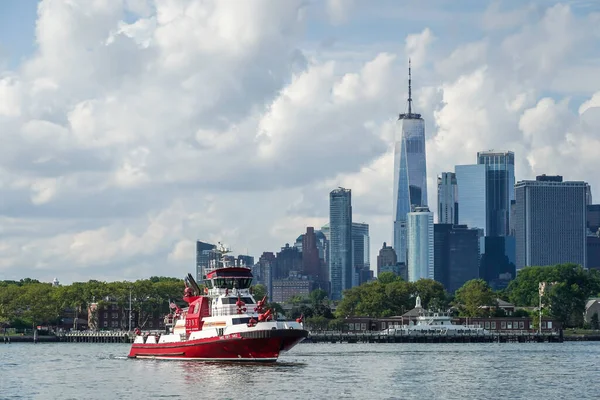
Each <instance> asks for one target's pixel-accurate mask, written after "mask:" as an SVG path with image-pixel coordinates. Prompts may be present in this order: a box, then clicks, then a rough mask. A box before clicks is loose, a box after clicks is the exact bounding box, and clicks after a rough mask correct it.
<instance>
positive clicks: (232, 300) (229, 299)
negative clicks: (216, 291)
mask: <svg viewBox="0 0 600 400" xmlns="http://www.w3.org/2000/svg"><path fill="white" fill-rule="evenodd" d="M240 299H241V300H242V301H243V302H244V303H246V304H254V301H253V300H252V298H251V297H241V298H240ZM221 301H222V302H223V304H235V303H237V301H238V299H237V297H223V298H222V299H221Z"/></svg>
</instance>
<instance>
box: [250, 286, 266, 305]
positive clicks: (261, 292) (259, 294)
mask: <svg viewBox="0 0 600 400" xmlns="http://www.w3.org/2000/svg"><path fill="white" fill-rule="evenodd" d="M251 289H252V295H253V296H254V298H255V299H256V301H260V300H262V299H263V297H265V296H266V295H267V287H266V286H265V285H263V284H260V283H259V284H258V285H254V286H252V288H251Z"/></svg>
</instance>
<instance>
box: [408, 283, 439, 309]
mask: <svg viewBox="0 0 600 400" xmlns="http://www.w3.org/2000/svg"><path fill="white" fill-rule="evenodd" d="M414 285H415V286H414V287H415V296H416V295H417V294H418V295H419V296H420V297H421V304H422V306H423V308H425V309H428V308H429V307H430V304H429V303H430V302H431V301H432V300H433V299H437V301H436V304H438V305H439V304H446V297H447V294H446V289H444V285H442V284H441V283H439V282H437V281H434V280H433V279H419V280H418V281H416V282H414Z"/></svg>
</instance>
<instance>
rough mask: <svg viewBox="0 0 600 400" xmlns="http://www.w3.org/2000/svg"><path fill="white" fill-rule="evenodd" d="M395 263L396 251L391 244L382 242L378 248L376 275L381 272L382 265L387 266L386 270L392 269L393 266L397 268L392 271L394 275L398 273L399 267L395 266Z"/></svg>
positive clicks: (396, 261)
mask: <svg viewBox="0 0 600 400" xmlns="http://www.w3.org/2000/svg"><path fill="white" fill-rule="evenodd" d="M397 263H398V260H397V258H396V252H395V251H394V249H393V248H392V246H388V245H387V243H386V242H383V247H382V248H381V250H379V255H378V256H377V276H379V274H381V272H382V271H383V268H384V267H387V268H386V270H392V271H393V269H394V268H398V271H394V272H395V273H396V275H400V271H399V267H397V266H396V264H397Z"/></svg>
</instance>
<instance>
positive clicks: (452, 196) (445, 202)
mask: <svg viewBox="0 0 600 400" xmlns="http://www.w3.org/2000/svg"><path fill="white" fill-rule="evenodd" d="M437 195H438V214H437V218H438V223H440V224H454V225H458V185H457V183H456V174H455V173H454V172H442V175H440V176H438V179H437Z"/></svg>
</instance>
